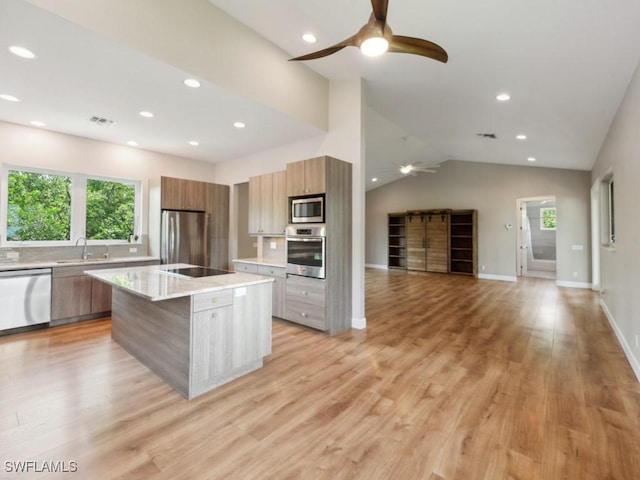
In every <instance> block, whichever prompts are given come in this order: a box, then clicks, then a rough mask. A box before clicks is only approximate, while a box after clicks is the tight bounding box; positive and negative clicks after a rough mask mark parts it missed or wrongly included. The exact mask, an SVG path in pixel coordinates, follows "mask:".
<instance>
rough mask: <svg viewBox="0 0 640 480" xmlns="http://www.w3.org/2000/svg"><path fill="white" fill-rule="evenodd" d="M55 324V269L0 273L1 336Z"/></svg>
mask: <svg viewBox="0 0 640 480" xmlns="http://www.w3.org/2000/svg"><path fill="white" fill-rule="evenodd" d="M50 321H51V269H50V268H35V269H31V270H10V271H0V334H1V333H2V332H3V331H5V330H8V329H13V328H19V327H28V326H31V325H38V324H42V323H49V322H50Z"/></svg>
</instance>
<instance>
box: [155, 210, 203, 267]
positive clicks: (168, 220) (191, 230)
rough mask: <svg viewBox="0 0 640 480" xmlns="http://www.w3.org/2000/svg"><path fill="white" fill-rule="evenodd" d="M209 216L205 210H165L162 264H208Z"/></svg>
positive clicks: (163, 216) (161, 248)
mask: <svg viewBox="0 0 640 480" xmlns="http://www.w3.org/2000/svg"><path fill="white" fill-rule="evenodd" d="M209 241H210V239H209V215H208V214H206V213H204V212H183V211H178V210H163V211H162V234H161V240H160V261H161V263H190V264H192V265H201V266H203V267H208V266H209V260H210V256H209Z"/></svg>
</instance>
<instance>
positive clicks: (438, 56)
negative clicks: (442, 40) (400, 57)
mask: <svg viewBox="0 0 640 480" xmlns="http://www.w3.org/2000/svg"><path fill="white" fill-rule="evenodd" d="M371 6H372V7H373V12H372V13H371V16H370V17H369V21H368V22H367V23H366V24H365V25H364V26H363V27H362V28H361V29H360V30H359V31H358V33H356V34H355V35H352V36H351V37H349V38H347V39H346V40H343V41H342V42H340V43H337V44H335V45H333V46H331V47H328V48H325V49H323V50H319V51H317V52H313V53H309V54H307V55H302V56H300V57H296V58H292V59H290V60H291V61H298V60H314V59H316V58H322V57H326V56H328V55H331V54H332V53H336V52H338V51H340V50H342V49H343V48H344V47H358V48H360V51H361V52H362V53H363V54H364V55H367V56H370V57H375V56H378V55H382V54H383V53H384V52H386V51H389V52H398V53H412V54H414V55H422V56H423V57H428V58H432V59H434V60H438V61H439V62H442V63H447V60H448V59H449V57H448V55H447V52H445V51H444V49H443V48H442V47H441V46H440V45H437V44H435V43H433V42H430V41H428V40H423V39H421V38H415V37H404V36H402V35H394V34H393V32H392V31H391V27H390V26H389V25H388V24H387V8H388V6H389V0H371Z"/></svg>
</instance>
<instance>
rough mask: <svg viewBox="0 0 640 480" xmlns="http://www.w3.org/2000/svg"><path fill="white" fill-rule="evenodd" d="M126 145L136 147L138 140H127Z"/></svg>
mask: <svg viewBox="0 0 640 480" xmlns="http://www.w3.org/2000/svg"><path fill="white" fill-rule="evenodd" d="M127 145H129V146H130V147H137V146H138V142H134V141H133V140H129V141H128V142H127Z"/></svg>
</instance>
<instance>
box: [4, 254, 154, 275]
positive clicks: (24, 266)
mask: <svg viewBox="0 0 640 480" xmlns="http://www.w3.org/2000/svg"><path fill="white" fill-rule="evenodd" d="M152 261H158V262H159V261H160V258H159V257H149V256H141V257H112V258H105V259H100V260H89V261H83V260H78V261H73V260H57V261H56V260H46V261H42V262H16V263H8V262H7V263H0V272H10V271H12V270H30V269H32V268H64V267H79V266H86V267H88V268H90V267H91V266H93V265H108V264H110V263H133V262H152Z"/></svg>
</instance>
